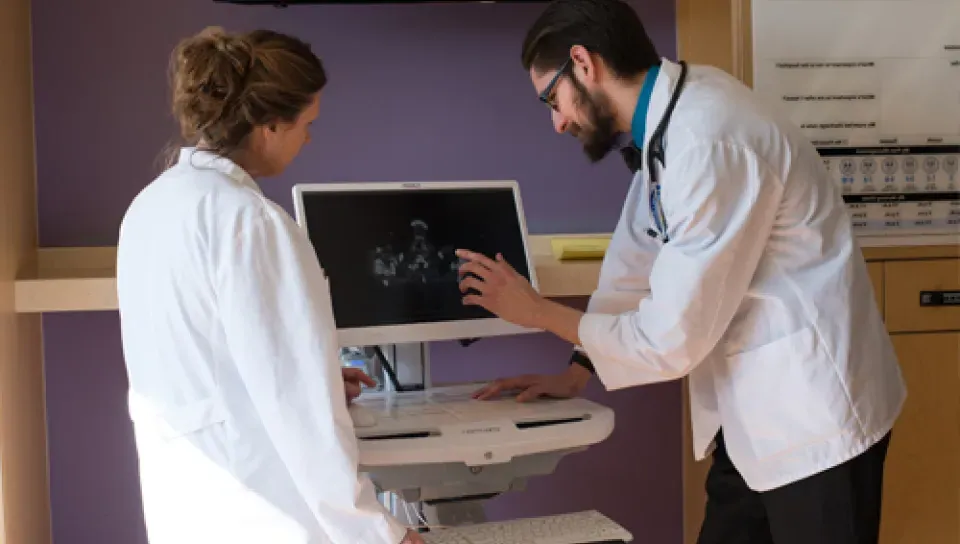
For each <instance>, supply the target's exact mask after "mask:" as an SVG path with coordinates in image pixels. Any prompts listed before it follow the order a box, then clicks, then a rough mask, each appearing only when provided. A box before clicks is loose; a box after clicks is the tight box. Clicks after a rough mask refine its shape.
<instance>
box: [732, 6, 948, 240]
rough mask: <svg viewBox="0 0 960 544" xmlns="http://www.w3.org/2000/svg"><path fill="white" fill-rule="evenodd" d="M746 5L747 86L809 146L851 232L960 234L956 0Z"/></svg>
mask: <svg viewBox="0 0 960 544" xmlns="http://www.w3.org/2000/svg"><path fill="white" fill-rule="evenodd" d="M751 5H752V16H753V86H754V89H755V91H756V92H757V94H758V95H759V96H760V97H761V98H762V99H763V100H765V101H767V102H768V103H770V104H771V105H774V106H775V107H776V108H777V109H778V110H779V111H781V112H783V113H784V114H785V115H786V116H787V117H788V118H789V119H790V120H791V121H793V123H794V124H796V125H797V127H799V128H800V130H801V131H802V132H803V133H804V134H805V135H806V136H807V137H808V138H809V139H810V141H811V142H812V143H813V144H814V145H815V146H816V147H817V149H818V151H819V152H820V155H821V157H822V158H823V160H824V163H825V164H826V166H827V168H828V169H829V171H830V173H831V174H832V175H833V177H834V179H835V181H836V182H837V183H838V184H839V185H840V186H841V187H842V189H843V195H844V199H845V201H846V203H847V206H848V207H849V209H850V212H851V215H852V220H853V223H854V227H855V229H856V230H857V231H858V232H860V233H870V234H888V233H889V234H897V235H903V234H914V233H915V234H920V233H923V234H926V233H952V234H960V180H958V173H957V161H958V159H960V16H958V14H960V11H958V7H960V0H858V1H855V2H854V1H850V0H817V1H810V0H753V2H752V4H751ZM919 28H922V29H923V30H922V31H919V32H916V31H914V29H919ZM905 29H909V31H904V30H905Z"/></svg>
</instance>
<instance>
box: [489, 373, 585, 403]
mask: <svg viewBox="0 0 960 544" xmlns="http://www.w3.org/2000/svg"><path fill="white" fill-rule="evenodd" d="M590 376H591V374H590V371H588V370H587V369H585V368H583V367H582V366H580V365H576V364H574V365H570V368H569V369H567V371H566V372H564V373H563V374H556V375H551V374H527V375H524V376H516V377H513V378H501V379H499V380H496V381H493V382H491V383H490V384H488V385H487V386H485V387H483V388H481V389H480V390H478V391H476V392H475V393H474V394H473V398H475V399H480V400H486V399H489V398H493V397H497V396H499V395H500V394H501V393H506V392H514V391H519V394H518V395H517V401H519V402H528V401H531V400H534V399H537V398H539V397H553V398H571V397H575V396H577V395H579V394H580V393H581V392H582V391H583V389H584V388H585V387H586V386H587V384H588V383H589V382H590Z"/></svg>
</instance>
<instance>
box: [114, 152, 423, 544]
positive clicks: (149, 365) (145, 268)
mask: <svg viewBox="0 0 960 544" xmlns="http://www.w3.org/2000/svg"><path fill="white" fill-rule="evenodd" d="M191 151H192V150H190V149H185V150H183V151H182V152H181V154H180V160H179V162H178V164H177V165H175V166H174V167H173V168H171V169H170V170H167V171H166V172H164V173H163V174H162V175H160V177H159V178H158V179H157V180H155V181H154V182H153V183H152V184H150V185H149V186H148V187H147V188H146V189H144V190H143V191H142V192H141V193H140V194H139V195H138V196H137V197H136V199H135V200H134V201H133V203H132V204H131V206H130V208H129V210H128V211H127V213H126V215H125V217H124V218H123V223H122V226H121V228H120V240H119V248H118V256H117V283H118V295H119V300H120V318H121V328H122V339H123V352H124V357H125V359H126V365H127V370H128V375H129V380H130V399H129V400H130V414H131V417H132V420H133V423H134V430H135V436H136V446H137V451H138V454H139V460H140V481H141V488H142V494H143V506H144V514H145V519H146V525H147V531H148V534H149V540H150V542H151V544H193V543H196V544H201V543H202V544H210V543H214V542H217V543H221V542H222V543H230V544H244V543H251V544H253V543H257V544H263V543H267V542H269V543H271V544H321V543H324V544H326V543H333V544H354V543H356V544H398V543H399V542H400V541H401V540H402V539H403V536H404V533H405V529H404V527H403V526H402V525H400V524H399V523H398V522H397V521H396V520H395V519H393V518H392V517H391V516H390V515H389V514H388V513H387V512H386V511H385V510H384V509H383V507H382V506H381V505H380V503H379V502H378V501H377V497H376V495H375V492H374V490H373V488H372V485H371V483H370V481H369V480H368V479H366V478H365V477H358V473H357V444H356V438H355V435H354V428H353V423H352V420H351V418H350V416H349V414H348V411H347V407H346V402H345V393H344V385H343V379H342V376H341V370H340V366H339V357H338V356H339V352H338V348H337V343H336V338H335V335H336V331H335V326H334V321H333V315H332V308H331V303H330V295H329V290H328V285H327V281H326V279H325V277H324V275H323V272H322V270H321V268H320V266H319V264H318V262H317V258H316V254H315V253H314V251H313V248H312V245H311V244H310V242H309V240H308V239H307V237H306V235H305V233H304V231H302V230H301V229H300V228H298V226H297V224H296V223H295V222H294V221H293V220H292V219H291V218H290V216H289V215H288V214H287V213H285V212H284V211H283V209H281V208H280V207H279V206H277V205H276V204H274V203H273V202H271V201H269V200H268V199H267V198H265V197H264V196H263V195H262V193H261V192H260V190H259V188H258V187H257V185H256V183H255V182H254V181H253V179H251V178H250V177H249V176H248V175H247V174H246V173H245V172H244V171H243V170H242V169H241V168H240V167H239V166H237V165H236V164H234V163H233V162H231V161H229V160H226V159H223V158H217V157H215V156H214V155H211V154H209V153H206V152H197V153H195V154H193V153H191ZM331 235H335V234H334V233H331Z"/></svg>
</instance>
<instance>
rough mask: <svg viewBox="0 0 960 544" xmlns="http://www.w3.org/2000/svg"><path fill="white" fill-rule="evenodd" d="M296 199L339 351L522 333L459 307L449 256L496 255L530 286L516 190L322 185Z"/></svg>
mask: <svg viewBox="0 0 960 544" xmlns="http://www.w3.org/2000/svg"><path fill="white" fill-rule="evenodd" d="M294 194H295V198H294V199H295V202H296V207H297V216H298V222H299V223H300V224H301V225H302V226H304V227H305V228H306V230H307V234H308V236H309V237H310V240H311V242H312V243H313V245H314V248H315V249H316V252H317V258H318V259H319V261H320V265H321V266H322V267H323V269H324V272H325V273H326V275H327V278H328V280H329V283H330V293H331V298H332V301H333V311H334V318H335V320H336V323H337V329H338V332H339V337H340V343H341V345H342V346H363V345H376V344H392V343H405V342H425V341H433V340H449V339H461V338H476V337H482V336H492V335H498V334H509V333H516V332H524V331H523V330H522V329H519V328H518V327H515V326H513V325H510V324H508V323H506V322H504V321H502V320H500V319H498V318H496V317H495V316H494V315H492V314H490V313H489V312H487V311H486V310H485V309H483V308H481V307H479V306H467V305H464V304H463V302H462V298H463V294H462V293H461V292H460V288H459V271H458V269H459V265H460V260H459V259H458V257H457V256H456V254H455V253H454V252H455V250H456V249H460V248H462V249H471V250H474V251H478V252H480V253H483V254H485V255H487V256H490V257H493V256H494V255H496V254H497V253H501V254H503V256H504V259H506V260H507V262H509V263H510V264H511V265H512V266H513V267H514V268H515V269H516V270H517V272H518V273H520V274H522V275H523V276H524V277H526V278H527V279H528V280H530V281H531V283H533V284H534V285H536V281H535V276H534V274H532V272H531V270H532V262H531V260H530V258H529V256H528V252H527V244H526V226H525V224H524V220H523V213H522V208H521V205H520V199H519V191H518V190H517V186H516V183H514V182H486V183H484V182H474V183H468V182H464V183H441V182H435V183H411V184H403V183H388V184H383V183H350V184H330V185H326V184H320V185H309V186H302V185H301V186H298V187H295V188H294Z"/></svg>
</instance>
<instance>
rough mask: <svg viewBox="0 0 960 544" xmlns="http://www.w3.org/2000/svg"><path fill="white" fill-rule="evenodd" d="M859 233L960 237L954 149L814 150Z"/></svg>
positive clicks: (957, 151) (958, 157)
mask: <svg viewBox="0 0 960 544" xmlns="http://www.w3.org/2000/svg"><path fill="white" fill-rule="evenodd" d="M819 151H820V155H821V157H823V162H824V164H825V165H826V167H827V170H828V171H829V172H830V173H831V175H833V178H834V180H835V181H836V182H837V184H839V185H840V186H841V187H842V189H843V199H844V201H845V202H846V204H847V207H848V208H849V210H850V215H851V218H852V220H853V226H854V228H855V229H856V230H857V231H859V232H865V233H866V232H869V233H874V232H890V231H894V232H898V233H902V234H907V233H911V232H914V233H928V232H944V231H956V232H960V174H958V169H960V165H958V162H960V145H956V146H902V147H891V146H878V147H864V148H821V149H819Z"/></svg>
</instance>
